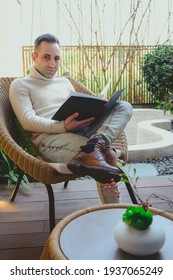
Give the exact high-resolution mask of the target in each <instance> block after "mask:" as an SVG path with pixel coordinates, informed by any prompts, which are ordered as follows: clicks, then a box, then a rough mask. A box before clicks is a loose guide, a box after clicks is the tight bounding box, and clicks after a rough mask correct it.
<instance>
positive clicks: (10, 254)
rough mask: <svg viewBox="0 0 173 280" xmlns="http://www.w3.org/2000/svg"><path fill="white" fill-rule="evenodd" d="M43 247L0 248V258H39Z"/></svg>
mask: <svg viewBox="0 0 173 280" xmlns="http://www.w3.org/2000/svg"><path fill="white" fill-rule="evenodd" d="M42 250H43V247H34V248H17V249H16V248H15V249H4V250H0V260H39V258H40V256H41V253H42Z"/></svg>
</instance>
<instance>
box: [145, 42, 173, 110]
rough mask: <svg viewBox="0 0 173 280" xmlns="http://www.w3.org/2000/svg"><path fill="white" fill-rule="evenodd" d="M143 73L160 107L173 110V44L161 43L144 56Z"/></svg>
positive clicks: (148, 87) (149, 89)
mask: <svg viewBox="0 0 173 280" xmlns="http://www.w3.org/2000/svg"><path fill="white" fill-rule="evenodd" d="M142 74H143V77H144V80H145V82H146V84H147V89H148V91H149V92H150V93H151V94H153V96H154V100H155V102H156V103H157V105H158V108H160V109H164V110H165V111H166V110H169V111H170V112H171V113H172V111H173V102H172V100H173V46H170V45H169V46H168V45H159V46H157V47H156V48H155V49H154V51H153V52H152V53H147V54H145V55H144V57H143V62H142Z"/></svg>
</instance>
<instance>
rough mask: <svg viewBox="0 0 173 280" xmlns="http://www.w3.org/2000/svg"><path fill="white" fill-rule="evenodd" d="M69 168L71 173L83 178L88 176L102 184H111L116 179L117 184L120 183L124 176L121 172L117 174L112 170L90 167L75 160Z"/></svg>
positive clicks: (70, 163) (69, 164)
mask: <svg viewBox="0 0 173 280" xmlns="http://www.w3.org/2000/svg"><path fill="white" fill-rule="evenodd" d="M67 167H68V168H69V169H70V171H71V172H73V173H75V174H77V175H79V176H81V177H84V176H86V175H88V176H90V177H92V178H94V179H95V180H96V181H97V182H100V183H110V181H111V179H114V181H115V182H119V181H120V179H121V174H122V172H121V171H120V173H119V174H117V173H115V172H114V171H113V170H112V169H109V168H106V167H104V168H101V167H97V166H89V165H86V164H83V163H81V162H78V161H75V160H71V161H70V162H69V163H68V165H67Z"/></svg>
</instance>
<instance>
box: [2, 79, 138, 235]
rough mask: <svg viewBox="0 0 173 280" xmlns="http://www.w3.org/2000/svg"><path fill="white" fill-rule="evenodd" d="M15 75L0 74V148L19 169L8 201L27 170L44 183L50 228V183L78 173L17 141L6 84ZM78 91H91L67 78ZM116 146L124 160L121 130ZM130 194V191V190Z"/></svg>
mask: <svg viewBox="0 0 173 280" xmlns="http://www.w3.org/2000/svg"><path fill="white" fill-rule="evenodd" d="M14 79H15V78H14V77H6V78H0V148H1V149H2V150H3V151H4V153H5V154H6V155H7V156H8V157H9V158H10V159H11V160H12V161H13V162H14V163H15V165H17V166H18V167H19V169H20V174H19V178H18V182H17V183H16V186H15V187H14V189H13V192H12V194H11V198H10V201H11V202H13V201H14V199H15V197H16V194H17V191H18V189H19V186H20V183H21V180H22V178H23V176H24V174H25V173H26V174H28V175H29V176H30V177H31V178H33V179H34V180H35V181H39V182H41V183H43V184H44V185H45V186H46V189H47V193H48V198H49V223H50V231H52V229H53V228H54V226H55V206H54V193H53V190H52V186H51V184H56V183H60V182H65V183H64V185H65V186H67V184H68V182H69V181H70V180H74V179H75V178H77V177H78V176H77V175H75V174H61V173H58V172H57V170H56V169H54V168H53V167H52V166H51V165H50V164H49V163H47V162H45V161H43V160H41V159H39V158H37V157H34V156H32V155H30V154H29V153H27V152H26V151H25V150H23V149H22V148H21V146H20V145H19V143H20V139H19V138H20V137H19V135H18V133H17V131H16V129H15V125H14V119H15V115H14V112H13V110H12V107H11V104H10V101H9V87H10V84H11V82H12V81H13V80H14ZM69 79H70V82H71V83H72V84H73V86H74V88H75V89H76V90H77V91H81V92H84V93H88V94H92V92H91V91H89V90H88V89H87V88H86V87H84V86H83V85H81V84H80V83H78V82H77V81H76V80H74V79H72V78H69ZM114 145H115V147H117V148H118V149H120V150H121V152H122V154H121V158H122V159H123V160H124V161H126V160H127V141H126V136H125V133H124V132H123V133H122V134H121V136H120V138H119V139H117V141H116V142H115V144H114ZM131 195H132V196H133V193H132V194H131ZM133 202H134V203H135V201H133Z"/></svg>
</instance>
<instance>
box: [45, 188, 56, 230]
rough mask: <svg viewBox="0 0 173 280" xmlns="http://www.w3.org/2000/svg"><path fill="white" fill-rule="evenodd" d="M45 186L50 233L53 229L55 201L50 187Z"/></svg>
mask: <svg viewBox="0 0 173 280" xmlns="http://www.w3.org/2000/svg"><path fill="white" fill-rule="evenodd" d="M45 186H46V189H47V193H48V198H49V228H50V232H51V231H52V230H53V228H54V227H55V200H54V193H53V189H52V186H51V185H50V184H46V185H45Z"/></svg>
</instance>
